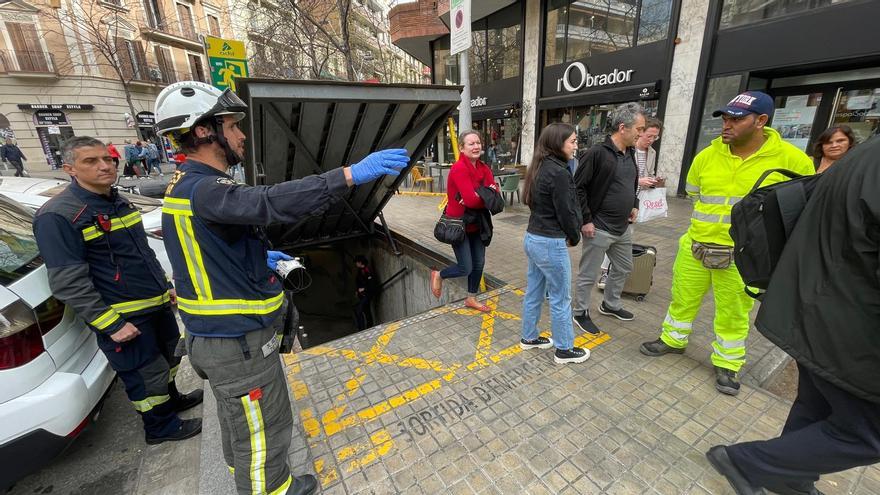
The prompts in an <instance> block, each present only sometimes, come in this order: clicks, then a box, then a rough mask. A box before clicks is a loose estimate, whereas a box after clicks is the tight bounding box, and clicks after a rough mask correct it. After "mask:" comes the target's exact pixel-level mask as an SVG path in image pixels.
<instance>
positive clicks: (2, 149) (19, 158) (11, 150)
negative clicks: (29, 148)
mask: <svg viewBox="0 0 880 495" xmlns="http://www.w3.org/2000/svg"><path fill="white" fill-rule="evenodd" d="M0 161H3V162H7V163H9V164H10V165H12V167H13V168H15V176H16V177H24V175H25V171H24V163H23V162H24V161H27V157H26V156H24V153H22V152H21V148H19V147H18V145H16V144H15V142H13V141H12V138H11V137H8V138H6V144H4V145H3V146H0Z"/></svg>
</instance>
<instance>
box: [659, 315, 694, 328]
mask: <svg viewBox="0 0 880 495" xmlns="http://www.w3.org/2000/svg"><path fill="white" fill-rule="evenodd" d="M663 321H664V322H666V323H668V324H669V326H671V327H673V328H680V329H682V330H690V329H691V328H693V327H694V324H693V323H691V322H688V321H678V320H675V319H673V318H672V317H671V316H669V313H666V319H665V320H663Z"/></svg>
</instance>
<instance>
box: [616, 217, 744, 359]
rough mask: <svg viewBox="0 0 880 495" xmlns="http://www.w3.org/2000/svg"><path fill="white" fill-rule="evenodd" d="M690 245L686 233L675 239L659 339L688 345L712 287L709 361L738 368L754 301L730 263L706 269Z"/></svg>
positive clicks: (679, 344) (682, 345) (683, 346)
mask: <svg viewBox="0 0 880 495" xmlns="http://www.w3.org/2000/svg"><path fill="white" fill-rule="evenodd" d="M691 244H692V240H691V237H690V236H689V235H688V234H687V233H685V234H684V235H683V236H681V238H680V239H679V241H678V255H676V257H675V264H674V265H673V267H672V301H671V302H670V303H669V309H668V310H667V312H666V319H665V320H664V321H663V333H662V334H661V335H660V339H661V340H663V342H665V343H666V345H668V346H670V347H674V348H676V349H683V348H685V347H687V345H688V338H689V337H690V334H691V330H692V329H693V323H694V320H695V319H696V317H697V312H699V311H700V306H701V305H702V304H703V297H704V296H705V295H706V292H708V291H709V288H711V289H712V294H713V295H714V296H715V319H714V321H713V325H714V327H715V341H714V342H712V364H713V365H715V366H718V367H719V368H725V369H729V370H733V371H739V370H740V368H742V366H743V364H745V362H746V338H748V336H749V312H751V310H752V306H753V305H754V303H755V300H754V299H752V298H751V297H749V295H748V294H746V293H745V291H744V290H743V289H744V288H745V283H744V282H743V280H742V277H740V275H739V272H738V271H737V269H736V266H734V265H733V263H731V265H730V267H728V268H723V269H709V268H706V267H704V266H703V262H702V261H700V260H698V259H696V258H694V255H693V254H692V252H691ZM612 261H613V260H612Z"/></svg>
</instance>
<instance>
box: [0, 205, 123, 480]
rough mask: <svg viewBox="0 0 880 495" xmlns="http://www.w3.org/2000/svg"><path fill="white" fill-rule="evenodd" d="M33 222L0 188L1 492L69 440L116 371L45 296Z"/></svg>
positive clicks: (73, 319)
mask: <svg viewBox="0 0 880 495" xmlns="http://www.w3.org/2000/svg"><path fill="white" fill-rule="evenodd" d="M32 223H33V211H32V209H31V208H28V207H25V206H22V205H21V204H19V203H17V202H15V201H12V200H10V199H8V198H6V197H4V196H2V195H0V282H2V284H0V492H3V491H5V489H6V488H7V487H8V486H10V485H11V484H12V483H14V482H15V481H16V480H17V479H20V478H21V477H23V476H25V475H26V474H28V473H30V472H32V471H34V470H36V469H38V468H40V467H41V466H42V465H45V464H46V463H48V462H49V461H50V460H51V459H52V458H53V457H54V456H55V455H57V454H58V453H60V452H61V451H62V450H64V448H65V447H67V445H69V444H70V443H71V442H72V441H73V440H74V439H75V438H76V437H77V436H78V435H79V433H80V432H81V431H82V430H83V429H84V428H85V427H86V426H87V425H88V424H89V422H90V421H92V420H94V419H95V418H96V417H97V414H98V412H99V409H100V405H101V403H102V399H103V397H104V396H105V394H106V393H107V391H108V389H109V388H110V385H111V384H112V383H113V380H114V378H115V376H116V374H115V372H114V371H113V369H112V368H110V365H109V363H108V362H107V358H106V357H104V354H103V353H102V352H101V351H100V350H99V349H98V345H97V341H96V339H95V336H94V334H93V333H92V332H91V330H89V329H88V328H87V327H86V325H85V323H84V322H83V321H82V319H81V318H79V317H77V316H76V315H75V314H74V312H73V311H72V310H71V309H69V308H67V307H66V306H65V305H64V304H62V303H61V302H60V301H58V300H57V299H55V298H54V297H52V292H51V291H50V290H49V279H48V276H47V273H46V266H45V265H44V264H43V260H42V258H41V257H40V253H39V249H38V248H37V243H36V239H35V238H34V235H33V232H32Z"/></svg>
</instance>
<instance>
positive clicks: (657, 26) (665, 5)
mask: <svg viewBox="0 0 880 495" xmlns="http://www.w3.org/2000/svg"><path fill="white" fill-rule="evenodd" d="M671 18H672V0H642V8H641V10H640V11H639V44H640V45H644V44H645V43H653V42H655V41H660V40H665V39H666V37H667V36H668V34H669V21H670V20H671Z"/></svg>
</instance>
